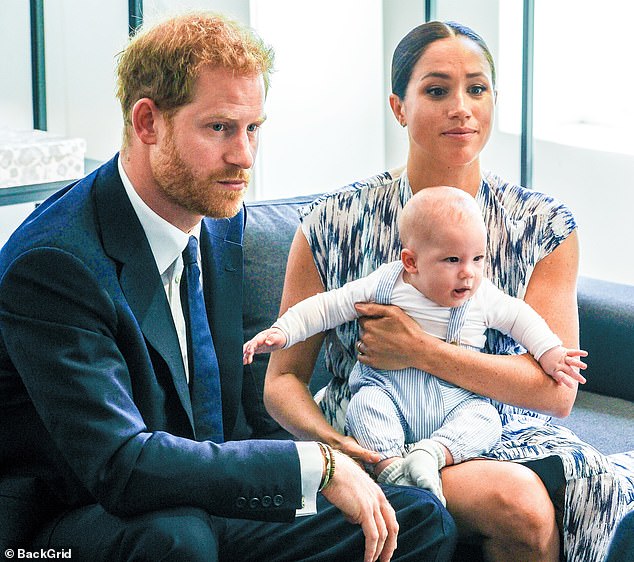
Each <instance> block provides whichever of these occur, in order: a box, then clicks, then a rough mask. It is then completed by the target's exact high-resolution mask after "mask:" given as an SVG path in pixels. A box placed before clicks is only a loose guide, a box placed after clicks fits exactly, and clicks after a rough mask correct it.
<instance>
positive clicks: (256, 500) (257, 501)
mask: <svg viewBox="0 0 634 562" xmlns="http://www.w3.org/2000/svg"><path fill="white" fill-rule="evenodd" d="M249 507H250V508H251V509H257V508H258V507H260V498H251V499H250V500H249Z"/></svg>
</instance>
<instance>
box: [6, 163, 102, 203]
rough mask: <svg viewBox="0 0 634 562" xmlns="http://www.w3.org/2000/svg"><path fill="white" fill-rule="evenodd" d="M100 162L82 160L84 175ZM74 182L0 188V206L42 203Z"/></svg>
mask: <svg viewBox="0 0 634 562" xmlns="http://www.w3.org/2000/svg"><path fill="white" fill-rule="evenodd" d="M100 164H101V162H100V161H99V160H92V159H90V158H87V159H86V160H84V167H85V173H86V174H89V173H90V172H92V171H93V170H94V169H95V168H97V167H98V166H99V165H100ZM73 181H75V180H72V179H68V180H62V181H52V182H48V183H36V184H33V185H16V186H15V187H0V206H5V205H19V204H21V203H33V202H38V201H44V199H46V198H47V197H48V196H49V195H53V193H55V192H56V191H58V190H60V189H61V188H62V187H64V186H66V185H68V184H69V183H72V182H73Z"/></svg>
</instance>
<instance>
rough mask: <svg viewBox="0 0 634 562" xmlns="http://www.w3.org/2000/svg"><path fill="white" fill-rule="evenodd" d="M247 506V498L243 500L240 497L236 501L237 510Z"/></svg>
mask: <svg viewBox="0 0 634 562" xmlns="http://www.w3.org/2000/svg"><path fill="white" fill-rule="evenodd" d="M246 505H247V498H244V497H242V496H240V497H239V498H238V499H237V500H236V507H237V508H238V509H242V508H244V507H245V506H246Z"/></svg>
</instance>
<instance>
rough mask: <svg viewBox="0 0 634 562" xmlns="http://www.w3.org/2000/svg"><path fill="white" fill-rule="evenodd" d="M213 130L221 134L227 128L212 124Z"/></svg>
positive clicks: (220, 124) (219, 124)
mask: <svg viewBox="0 0 634 562" xmlns="http://www.w3.org/2000/svg"><path fill="white" fill-rule="evenodd" d="M211 129H212V130H213V131H217V132H220V131H224V130H225V126H224V125H223V124H222V123H212V125H211Z"/></svg>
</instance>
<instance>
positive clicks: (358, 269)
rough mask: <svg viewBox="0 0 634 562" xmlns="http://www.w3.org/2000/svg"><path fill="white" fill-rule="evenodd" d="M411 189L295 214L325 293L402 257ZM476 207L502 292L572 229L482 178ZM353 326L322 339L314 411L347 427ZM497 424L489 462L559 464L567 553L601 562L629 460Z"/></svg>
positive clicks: (524, 424)
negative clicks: (322, 374)
mask: <svg viewBox="0 0 634 562" xmlns="http://www.w3.org/2000/svg"><path fill="white" fill-rule="evenodd" d="M411 195H412V192H411V188H410V186H409V182H408V181H407V176H406V174H405V173H403V174H402V175H400V176H399V177H395V178H393V177H392V176H391V175H390V173H388V172H385V173H383V174H380V175H377V176H374V177H372V178H369V179H367V180H365V181H363V182H357V183H354V184H351V185H349V186H346V187H344V188H342V189H340V190H337V191H335V192H332V193H330V194H326V195H324V196H322V197H320V198H319V199H317V200H316V201H314V202H313V203H311V204H310V205H307V206H306V207H304V208H303V209H301V210H300V220H301V228H302V231H303V233H304V235H305V236H306V239H307V240H308V243H309V245H310V247H311V249H312V252H313V257H314V260H315V264H316V266H317V270H318V271H319V274H320V276H321V279H322V281H323V283H324V286H325V288H326V290H330V289H335V288H337V287H341V286H342V285H344V284H345V283H346V282H348V281H351V280H353V279H357V278H359V277H363V276H366V275H367V274H369V273H370V272H372V271H374V270H375V269H376V268H377V267H378V266H379V265H381V264H382V263H386V262H389V261H394V260H397V259H399V257H400V250H401V244H400V241H399V235H398V227H397V224H398V216H399V214H400V212H401V210H402V208H403V206H404V204H405V203H406V202H407V200H408V199H409V198H410V197H411ZM476 201H477V202H478V204H479V205H480V208H481V209H482V213H483V216H484V220H485V223H486V224H487V226H488V234H489V237H488V248H487V254H488V255H487V264H486V267H485V275H486V276H487V277H488V278H489V279H490V280H491V281H493V283H494V284H495V285H497V286H498V287H499V288H500V289H501V290H503V291H504V292H506V293H507V294H509V295H511V296H514V297H518V298H524V295H525V293H526V288H527V286H528V282H529V280H530V277H531V274H532V272H533V269H534V267H535V264H536V263H537V262H538V261H539V260H541V259H542V258H544V257H545V256H547V255H548V254H550V253H551V252H552V251H553V250H554V249H555V248H557V246H559V244H561V242H562V241H563V240H565V239H566V238H567V237H568V236H569V235H570V233H571V232H572V231H573V230H574V229H575V228H576V223H575V220H574V217H573V216H572V213H571V212H570V210H569V209H568V208H567V207H566V206H565V205H563V204H562V203H560V202H558V201H556V200H555V199H553V198H552V197H549V196H547V195H544V194H542V193H538V192H536V191H532V190H528V189H525V188H522V187H519V186H516V185H513V184H509V183H507V182H505V181H503V180H502V179H501V178H499V177H497V176H495V175H494V174H491V173H485V174H483V178H482V181H481V185H480V189H479V191H478V193H477V195H476ZM358 335H359V332H358V324H357V323H356V322H350V323H348V324H344V325H342V326H339V327H338V328H336V329H334V330H332V331H330V332H328V333H327V335H326V340H325V345H326V363H327V366H328V369H329V370H330V371H331V372H332V373H333V378H332V380H331V382H330V383H329V385H328V387H326V389H325V392H324V394H323V397H322V399H321V401H320V406H321V408H322V411H323V413H324V415H325V416H326V419H327V420H328V421H329V422H330V423H331V424H332V425H333V426H334V427H336V428H337V429H339V430H340V431H343V428H344V424H345V409H346V407H347V404H348V402H349V400H350V391H349V388H348V375H349V373H350V371H351V370H352V368H353V366H354V364H355V362H356V356H355V348H354V345H355V342H356V341H357V339H358ZM486 351H488V352H489V353H495V354H517V353H523V352H524V351H525V350H524V349H523V348H522V347H521V346H519V345H518V344H516V343H515V341H513V340H512V339H511V338H510V337H509V336H504V335H502V334H500V333H499V332H495V331H490V332H489V334H488V339H487V346H486ZM495 405H496V406H497V407H498V410H499V412H500V415H501V417H502V423H503V433H502V441H501V444H500V446H499V447H498V448H496V449H495V450H494V451H493V452H492V453H491V454H490V455H489V456H491V457H493V458H497V459H504V460H514V461H522V460H533V459H540V458H545V457H551V456H553V455H556V456H558V457H559V458H561V460H562V463H563V467H564V476H565V479H566V493H565V499H564V513H563V521H564V552H565V555H566V559H567V560H570V561H592V562H595V561H601V560H603V557H604V554H605V552H606V550H607V546H608V541H609V537H610V533H611V531H612V529H613V528H614V526H615V524H616V522H617V521H618V520H619V519H620V518H621V517H622V516H623V514H624V513H626V512H627V511H628V510H630V509H634V472H632V471H631V470H630V469H631V465H630V464H629V463H630V459H629V458H627V457H626V458H624V457H619V464H618V465H617V464H615V463H613V462H611V460H610V459H608V458H607V457H605V456H604V455H602V454H600V453H599V452H598V451H596V450H595V449H594V448H593V447H591V446H590V445H587V444H585V443H583V442H581V441H580V440H579V438H578V437H577V436H576V435H574V433H572V432H571V431H569V430H568V429H566V428H563V427H560V426H556V425H551V424H550V418H549V417H547V416H543V415H541V414H537V413H534V412H531V411H528V410H524V409H520V408H516V407H513V406H509V405H506V404H499V403H495Z"/></svg>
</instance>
